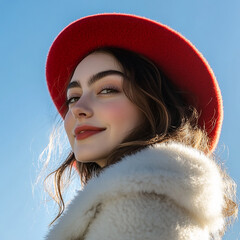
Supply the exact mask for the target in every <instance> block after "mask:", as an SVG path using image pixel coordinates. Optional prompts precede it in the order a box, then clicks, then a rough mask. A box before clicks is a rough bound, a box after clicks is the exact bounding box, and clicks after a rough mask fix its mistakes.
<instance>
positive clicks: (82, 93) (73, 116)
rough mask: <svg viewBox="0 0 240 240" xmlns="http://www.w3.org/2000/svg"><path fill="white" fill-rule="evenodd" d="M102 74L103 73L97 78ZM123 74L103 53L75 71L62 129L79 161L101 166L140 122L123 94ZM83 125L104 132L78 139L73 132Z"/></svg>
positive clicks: (111, 58)
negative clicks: (97, 128)
mask: <svg viewBox="0 0 240 240" xmlns="http://www.w3.org/2000/svg"><path fill="white" fill-rule="evenodd" d="M105 71H108V72H107V73H106V72H105ZM115 71H117V72H115ZM101 72H105V73H106V74H102V75H101V74H100V75H99V73H101ZM122 72H123V71H122V68H121V66H120V64H119V63H118V62H117V60H116V59H115V58H114V57H113V56H112V55H110V54H108V53H103V52H97V53H92V54H90V55H88V56H87V57H86V58H84V59H83V60H82V61H81V62H80V63H79V64H78V66H77V68H76V69H75V71H74V74H73V76H72V79H71V81H70V85H71V87H70V88H69V89H68V91H67V99H68V105H69V110H68V112H67V114H66V117H65V120H64V126H65V130H66V133H67V136H68V139H69V142H70V145H71V147H72V150H73V152H74V155H75V158H76V160H77V161H79V162H85V163H86V162H95V163H97V164H98V165H99V166H101V167H104V166H105V165H106V156H108V154H109V153H110V152H111V151H112V150H113V149H114V148H115V147H116V146H117V145H119V144H120V143H121V142H122V141H123V139H124V138H125V137H126V136H127V135H129V133H130V132H131V131H132V130H133V129H134V128H135V127H137V126H138V125H139V124H140V123H141V120H142V118H143V117H142V114H141V112H140V111H139V110H138V108H137V107H136V106H135V105H134V104H133V103H132V102H130V100H129V99H128V98H127V97H126V95H125V94H124V92H123V88H122V85H123V81H124V78H123V76H122V75H123V74H121V73H122ZM96 75H98V77H97V78H95V80H94V81H92V83H91V84H90V85H89V80H90V79H92V78H93V76H96ZM73 82H74V83H73ZM83 125H90V126H95V127H100V128H103V129H105V130H104V131H101V132H99V133H97V134H94V135H91V136H89V137H87V138H85V139H82V140H79V139H77V137H76V136H75V133H74V130H75V129H76V128H77V127H79V126H83Z"/></svg>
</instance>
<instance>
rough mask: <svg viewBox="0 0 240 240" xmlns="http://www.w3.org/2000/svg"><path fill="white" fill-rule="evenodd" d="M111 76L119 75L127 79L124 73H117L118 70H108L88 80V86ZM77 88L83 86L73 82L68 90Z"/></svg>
mask: <svg viewBox="0 0 240 240" xmlns="http://www.w3.org/2000/svg"><path fill="white" fill-rule="evenodd" d="M109 75H119V76H121V77H125V75H124V74H123V73H122V72H120V71H117V70H107V71H103V72H98V73H96V74H94V75H93V76H91V78H90V79H89V80H88V86H89V87H90V86H91V85H92V84H94V83H95V82H96V81H98V80H100V79H101V78H104V77H106V76H109ZM75 87H80V88H81V84H80V83H79V82H78V81H72V82H70V83H69V84H68V86H67V90H69V89H70V88H75Z"/></svg>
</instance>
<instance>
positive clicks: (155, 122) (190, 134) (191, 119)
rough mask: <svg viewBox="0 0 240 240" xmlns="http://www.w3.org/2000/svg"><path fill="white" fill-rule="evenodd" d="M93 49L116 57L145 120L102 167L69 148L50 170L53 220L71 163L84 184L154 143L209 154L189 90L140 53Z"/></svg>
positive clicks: (230, 205) (229, 204)
mask: <svg viewBox="0 0 240 240" xmlns="http://www.w3.org/2000/svg"><path fill="white" fill-rule="evenodd" d="M94 52H105V53H108V54H111V55H112V56H114V57H115V58H116V59H117V60H118V62H119V63H120V65H121V66H122V69H123V71H124V74H125V76H126V78H125V79H124V82H123V90H124V93H125V94H126V96H127V97H128V98H129V99H130V101H132V102H133V103H134V104H135V105H136V106H137V107H138V108H139V110H140V111H141V112H142V113H143V115H144V122H143V124H141V126H139V127H137V128H136V129H134V131H132V133H131V134H130V135H128V136H127V137H126V138H125V139H124V141H123V142H122V143H121V144H120V145H119V146H117V147H116V148H115V149H114V150H113V151H112V153H111V154H110V155H109V156H108V158H107V165H106V166H105V167H104V168H101V167H100V166H98V165H97V164H96V163H81V162H77V161H75V158H74V154H73V152H70V154H69V155H68V157H67V158H66V160H65V161H64V162H63V163H62V164H61V165H60V166H59V167H58V168H57V170H55V171H54V172H52V173H51V174H49V176H50V175H53V174H54V185H55V198H54V199H55V200H56V202H57V203H58V205H59V212H58V215H57V216H56V218H55V219H54V220H53V222H54V221H55V220H56V219H57V218H58V217H59V216H60V215H61V214H62V212H63V211H64V201H63V198H62V184H63V183H62V182H63V180H62V175H63V173H64V172H65V171H66V170H68V171H69V174H68V176H69V180H70V176H71V169H72V166H73V165H75V167H76V169H77V171H78V173H79V176H80V179H81V183H82V184H83V185H85V184H87V182H88V181H89V180H90V179H91V178H92V177H93V176H96V175H98V174H99V173H100V172H101V171H103V170H104V169H105V168H106V167H108V166H109V165H111V164H114V163H116V162H118V161H120V160H121V159H122V158H123V157H124V156H126V155H130V154H133V153H135V152H137V151H139V150H141V149H143V148H145V147H147V146H149V145H152V144H155V143H160V142H168V141H177V142H181V143H183V144H185V145H188V146H192V147H193V148H195V149H198V150H200V151H203V152H205V153H206V154H208V155H209V154H210V152H209V143H208V142H209V139H208V137H207V134H206V132H205V131H204V129H200V128H199V126H198V118H199V116H198V112H197V110H196V109H195V108H194V107H193V106H191V105H189V103H188V102H187V100H186V99H187V98H188V99H189V93H184V92H181V91H180V90H179V89H177V88H176V87H175V86H174V85H173V84H172V83H171V81H170V80H169V79H168V78H167V77H166V76H165V75H164V74H163V73H162V72H161V70H160V69H159V68H158V67H157V66H156V65H155V64H154V63H153V62H151V61H150V60H149V59H147V58H145V57H143V56H141V55H139V54H136V53H133V52H130V51H127V50H124V49H118V48H109V47H108V48H101V49H98V50H96V51H94ZM222 172H223V171H222ZM222 174H223V178H224V179H226V181H227V180H228V176H227V175H226V174H225V173H224V172H223V173H222ZM228 186H229V185H228ZM228 189H229V188H228ZM234 194H235V193H233V192H230V193H228V194H227V195H226V204H225V210H224V211H225V215H226V216H227V217H228V216H231V215H234V214H235V213H236V212H237V205H236V204H235V202H234V201H233V200H231V199H232V197H233V196H234ZM53 222H52V223H53Z"/></svg>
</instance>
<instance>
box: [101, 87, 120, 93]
mask: <svg viewBox="0 0 240 240" xmlns="http://www.w3.org/2000/svg"><path fill="white" fill-rule="evenodd" d="M111 93H119V90H118V89H116V88H104V89H102V90H101V91H100V94H111Z"/></svg>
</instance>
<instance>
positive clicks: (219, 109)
mask: <svg viewBox="0 0 240 240" xmlns="http://www.w3.org/2000/svg"><path fill="white" fill-rule="evenodd" d="M107 46H109V47H119V48H124V49H127V50H130V51H134V52H137V53H139V54H142V55H144V56H145V57H147V58H149V59H151V60H152V61H153V62H154V63H155V64H156V65H158V66H159V68H160V69H161V70H162V71H163V72H164V74H165V75H166V76H167V77H168V78H169V79H171V80H172V82H173V83H174V84H175V85H176V86H177V87H178V88H180V89H181V90H183V91H186V92H189V93H191V94H192V95H194V96H195V97H196V98H195V101H194V102H191V101H192V100H189V104H192V105H193V106H195V107H196V108H197V110H198V112H199V113H200V119H199V125H200V127H201V128H205V129H206V131H207V134H208V136H209V138H210V150H211V151H213V150H214V149H215V147H216V145H217V143H218V140H219V136H220V131H221V126H222V120H223V106H222V97H221V93H220V89H219V86H218V83H217V81H216V78H215V76H214V73H213V71H212V69H211V67H210V66H209V65H208V63H207V61H206V60H205V58H204V57H203V56H202V54H201V53H200V52H199V51H198V50H197V49H196V48H195V47H194V46H193V45H192V44H191V43H190V42H189V41H188V40H187V39H186V38H184V37H183V36H182V35H180V34H179V33H178V32H176V31H174V30H172V29H171V28H169V27H167V26H165V25H163V24H161V23H158V22H155V21H152V20H150V19H147V18H143V17H139V16H134V15H127V14H117V13H113V14H97V15H93V16H88V17H85V18H81V19H79V20H77V21H75V22H73V23H71V24H70V25H68V26H67V27H66V28H65V29H63V31H62V32H61V33H60V34H59V35H58V36H57V38H56V39H55V40H54V42H53V44H52V46H51V48H50V50H49V54H48V57H47V64H46V77H47V84H48V89H49V92H50V94H51V97H52V99H53V102H54V104H55V105H56V107H57V109H58V111H59V113H60V114H61V116H62V117H63V118H64V116H65V113H66V105H65V101H66V86H67V84H68V81H69V80H70V76H71V74H72V73H73V71H74V69H75V68H76V66H77V65H78V63H79V62H80V61H81V60H82V59H83V58H84V57H85V56H86V54H88V53H89V52H90V51H93V50H94V49H97V48H100V47H107Z"/></svg>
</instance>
